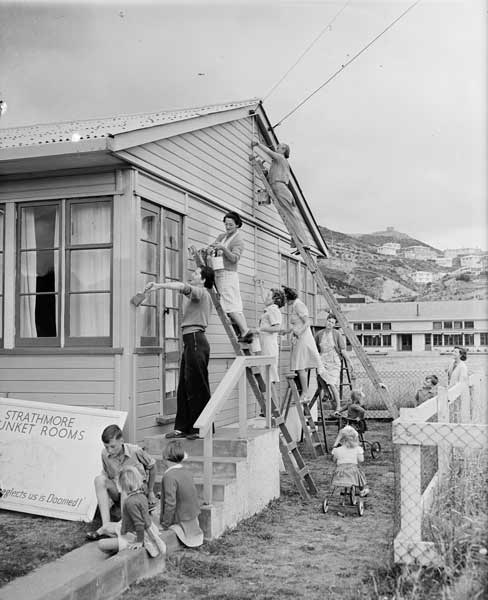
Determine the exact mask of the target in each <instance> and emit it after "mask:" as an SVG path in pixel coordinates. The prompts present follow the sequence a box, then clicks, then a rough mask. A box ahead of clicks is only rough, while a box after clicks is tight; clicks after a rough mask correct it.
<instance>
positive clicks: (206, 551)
mask: <svg viewBox="0 0 488 600" xmlns="http://www.w3.org/2000/svg"><path fill="white" fill-rule="evenodd" d="M367 438H368V439H370V440H372V441H373V440H378V441H380V443H381V445H382V447H383V449H384V450H383V452H382V453H381V455H380V457H379V458H378V459H377V460H372V459H371V457H367V458H366V465H365V471H366V475H367V477H368V485H369V487H370V488H371V490H372V493H371V496H370V497H369V498H368V500H367V503H366V508H365V513H364V516H363V517H359V516H358V515H357V513H356V510H355V509H353V508H352V507H351V508H347V507H346V508H343V507H341V506H340V505H339V497H338V496H336V497H335V498H334V503H333V504H332V505H331V508H330V510H329V512H328V513H327V514H326V515H324V514H323V513H322V510H321V505H322V501H323V499H324V497H325V495H326V493H327V492H328V489H329V483H330V479H331V476H332V472H333V469H334V466H333V464H332V462H331V460H330V458H329V457H323V456H322V457H319V458H316V459H312V458H311V457H309V456H306V454H305V453H304V456H305V458H306V462H307V465H308V466H309V468H310V470H311V472H312V475H313V478H314V481H315V483H316V485H317V487H318V488H319V495H318V497H317V498H313V499H312V500H310V501H307V502H304V501H302V500H301V498H300V497H299V495H298V493H297V492H296V490H295V488H294V485H293V483H292V482H291V481H290V479H289V478H288V476H287V475H286V474H283V476H282V493H281V497H280V498H279V499H277V500H275V501H273V502H271V503H270V504H269V505H268V506H267V508H266V509H265V510H263V511H262V512H261V513H259V514H258V515H254V516H252V517H250V518H248V519H245V520H244V521H241V522H240V523H239V525H238V526H237V527H236V528H235V529H233V530H231V531H227V532H226V533H224V535H222V536H221V537H220V538H218V539H216V540H212V541H209V542H206V543H205V544H204V545H203V546H202V547H201V548H200V549H199V550H183V551H182V552H179V553H177V554H175V555H173V556H170V557H169V558H168V569H167V570H166V571H165V572H164V573H162V574H161V575H159V576H158V577H155V578H152V579H149V580H146V581H143V582H140V583H139V584H136V585H134V586H132V587H131V588H130V589H129V590H128V591H127V592H126V593H125V594H123V595H122V596H121V599H122V600H136V599H139V598H144V599H145V600H156V599H158V600H159V599H160V598H162V597H164V598H165V600H184V599H187V598H188V599H190V598H191V599H194V600H199V599H204V598H205V599H209V600H251V599H252V600H278V599H286V598H307V599H310V600H313V599H315V598H317V599H320V600H323V599H330V600H338V599H339V598H340V599H341V600H359V599H362V600H363V599H364V600H366V599H371V600H373V598H375V595H374V594H375V591H374V585H373V581H372V579H371V577H370V573H371V572H375V571H376V570H377V569H379V568H381V566H382V565H385V564H389V561H390V557H391V540H392V521H393V519H392V513H393V473H392V468H393V467H392V465H393V463H392V445H391V424H390V423H379V422H373V423H371V428H370V431H368V433H367ZM330 439H333V435H332V430H331V431H330ZM329 441H330V440H329ZM339 512H341V513H342V515H344V516H340V515H339V514H338V513H339Z"/></svg>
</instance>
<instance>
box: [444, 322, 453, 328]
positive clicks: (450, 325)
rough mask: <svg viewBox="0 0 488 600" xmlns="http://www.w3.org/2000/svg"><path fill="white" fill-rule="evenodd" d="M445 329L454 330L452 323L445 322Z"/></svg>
mask: <svg viewBox="0 0 488 600" xmlns="http://www.w3.org/2000/svg"><path fill="white" fill-rule="evenodd" d="M444 329H452V321H444Z"/></svg>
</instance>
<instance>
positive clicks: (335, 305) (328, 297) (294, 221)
mask: <svg viewBox="0 0 488 600" xmlns="http://www.w3.org/2000/svg"><path fill="white" fill-rule="evenodd" d="M250 161H251V164H252V166H253V169H254V171H255V173H256V174H257V175H258V177H259V179H260V181H261V183H262V184H263V187H264V189H265V190H266V192H267V194H268V196H269V197H270V198H271V200H272V202H273V204H274V206H275V208H276V210H277V212H278V214H279V216H280V217H281V219H282V221H283V223H284V225H285V227H286V229H287V230H288V233H289V234H290V236H291V237H292V239H293V241H294V243H295V245H296V247H297V250H298V253H299V254H300V257H301V258H302V260H303V262H304V263H305V265H306V267H307V269H308V270H309V271H310V273H311V275H312V277H313V278H314V280H315V282H316V285H317V288H318V289H319V291H320V293H321V294H322V296H323V297H324V298H325V301H326V303H327V306H328V309H329V310H330V312H331V313H332V314H333V315H334V317H335V318H336V321H337V324H338V325H339V327H340V328H341V329H342V331H343V333H344V335H345V337H346V339H347V340H348V341H349V343H350V344H351V347H352V350H353V351H354V353H355V354H356V356H357V358H358V359H359V361H360V362H361V364H362V366H363V368H364V370H365V372H366V374H367V376H368V378H369V379H370V381H371V382H372V384H373V386H374V387H375V389H376V391H377V393H378V395H379V397H380V398H381V400H382V401H383V402H384V404H385V405H386V407H387V408H388V411H389V412H390V414H391V416H392V417H393V418H396V417H397V416H398V413H399V411H398V407H397V406H396V404H395V403H394V402H393V401H392V399H391V397H390V395H389V394H388V391H387V389H386V386H385V385H384V384H383V382H382V381H381V379H380V377H379V375H378V373H377V372H376V369H375V368H374V366H373V364H372V363H371V360H370V359H369V357H368V355H367V354H366V352H365V350H364V348H363V347H362V345H361V343H360V342H359V340H358V338H357V336H356V334H355V333H354V331H353V329H352V328H351V327H350V325H349V322H348V320H347V318H346V317H345V315H344V314H343V313H342V310H341V308H340V305H339V302H338V301H337V299H336V297H335V296H334V293H333V291H332V289H331V287H330V286H329V283H328V282H327V280H326V278H325V275H324V274H323V272H322V271H321V270H320V268H319V266H318V264H317V261H316V258H315V257H314V255H313V253H312V251H311V248H310V247H309V246H308V245H304V243H303V242H302V240H303V235H302V234H301V231H303V224H302V221H303V219H302V218H301V216H300V214H299V211H298V209H297V207H294V210H293V211H292V210H290V206H288V203H286V202H285V201H283V200H280V199H279V198H278V197H277V195H276V194H275V193H274V191H273V188H272V187H271V185H270V184H269V182H268V180H267V177H266V173H265V171H264V167H263V161H262V160H261V159H259V157H258V156H257V155H256V154H254V155H252V156H251V157H250Z"/></svg>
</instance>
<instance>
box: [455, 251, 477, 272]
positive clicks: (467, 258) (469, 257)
mask: <svg viewBox="0 0 488 600" xmlns="http://www.w3.org/2000/svg"><path fill="white" fill-rule="evenodd" d="M459 260H460V264H461V270H462V272H472V273H481V271H482V270H483V257H482V255H481V254H465V255H463V256H461V257H460V258H459Z"/></svg>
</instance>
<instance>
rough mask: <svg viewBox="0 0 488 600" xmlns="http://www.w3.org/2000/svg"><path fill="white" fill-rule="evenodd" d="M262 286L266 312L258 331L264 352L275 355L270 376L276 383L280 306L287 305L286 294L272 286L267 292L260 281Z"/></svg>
mask: <svg viewBox="0 0 488 600" xmlns="http://www.w3.org/2000/svg"><path fill="white" fill-rule="evenodd" d="M260 286H261V296H262V298H263V302H264V312H263V314H262V315H261V318H260V319H259V325H258V328H257V330H256V333H258V334H259V341H260V342H261V352H262V354H264V355H268V356H273V357H274V362H273V364H272V365H271V369H270V371H271V372H270V378H271V382H272V383H276V382H278V381H279V380H280V376H279V372H278V356H279V352H280V344H279V340H278V336H279V334H280V330H281V325H282V322H283V316H282V314H281V310H280V308H282V307H283V306H284V305H285V295H284V293H283V292H282V291H281V290H278V289H276V288H271V289H270V290H269V291H268V292H267V293H266V294H265V292H264V288H263V284H262V282H260Z"/></svg>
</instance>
